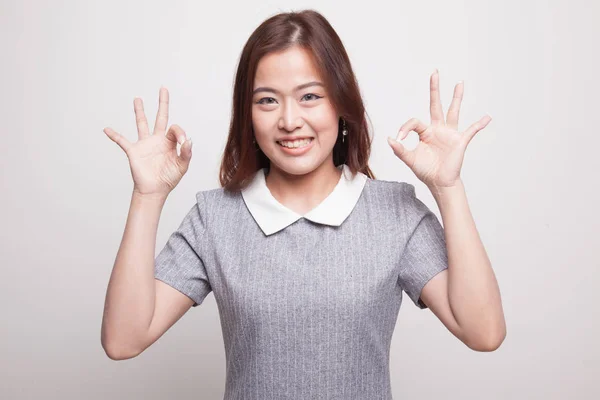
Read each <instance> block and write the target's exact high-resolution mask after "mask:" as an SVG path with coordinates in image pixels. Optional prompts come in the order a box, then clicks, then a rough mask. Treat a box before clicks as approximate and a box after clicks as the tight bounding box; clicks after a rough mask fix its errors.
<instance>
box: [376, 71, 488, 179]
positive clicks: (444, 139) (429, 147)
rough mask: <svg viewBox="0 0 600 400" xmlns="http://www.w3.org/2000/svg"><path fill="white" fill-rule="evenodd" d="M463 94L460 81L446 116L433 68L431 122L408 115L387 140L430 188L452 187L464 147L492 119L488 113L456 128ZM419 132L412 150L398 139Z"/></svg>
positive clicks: (458, 174) (457, 174)
mask: <svg viewBox="0 0 600 400" xmlns="http://www.w3.org/2000/svg"><path fill="white" fill-rule="evenodd" d="M462 97H463V83H462V81H461V82H458V83H457V84H456V86H455V87H454V97H453V98H452V103H451V104H450V109H449V110H448V115H447V117H446V120H444V111H443V110H442V102H441V99H440V91H439V73H438V70H437V69H436V70H435V72H434V73H433V74H432V75H431V79H430V109H431V125H429V126H426V125H425V124H424V123H422V122H421V121H419V120H418V119H416V118H412V119H410V120H409V121H408V122H406V123H405V124H404V125H402V127H401V128H400V131H399V132H398V136H397V138H396V140H394V139H392V138H391V137H390V138H388V143H389V144H390V146H391V147H392V149H393V150H394V154H396V156H398V158H400V159H401V160H402V161H403V162H404V163H405V164H406V165H408V167H409V168H410V169H411V170H412V171H413V172H414V173H415V175H416V176H417V178H419V179H420V180H421V181H422V182H423V183H425V184H426V185H427V187H429V188H430V189H433V188H441V187H451V186H454V185H455V184H457V183H459V182H460V170H461V167H462V162H463V158H464V155H465V149H466V148H467V145H468V144H469V142H470V141H471V139H473V137H474V136H475V134H476V133H477V132H479V131H480V130H482V129H483V128H485V127H486V126H487V124H488V123H489V122H490V121H491V120H492V118H491V117H490V116H489V115H486V116H484V117H483V118H481V119H480V120H479V121H478V122H475V123H474V124H472V125H471V126H470V127H469V128H468V129H467V130H466V131H464V132H462V133H461V132H458V114H459V110H460V103H461V101H462ZM413 130H414V131H415V132H417V133H418V134H419V144H418V145H417V147H416V148H415V149H413V150H410V151H409V150H406V148H405V147H404V146H403V145H402V144H401V143H400V142H399V140H403V139H405V138H406V136H407V135H408V134H409V133H410V132H411V131H413Z"/></svg>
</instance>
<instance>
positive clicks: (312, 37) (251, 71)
mask: <svg viewBox="0 0 600 400" xmlns="http://www.w3.org/2000/svg"><path fill="white" fill-rule="evenodd" d="M293 46H300V47H302V48H304V49H306V50H308V51H309V52H310V53H311V54H312V56H313V59H314V60H316V61H317V62H316V64H317V65H316V67H317V69H318V71H319V73H320V75H321V77H322V78H323V80H324V84H325V89H326V90H327V92H328V94H329V97H330V99H331V104H332V106H333V107H334V109H335V110H336V112H337V113H338V115H340V116H341V118H340V120H339V121H338V138H337V141H336V143H335V145H334V147H333V162H334V165H335V166H339V165H341V164H346V165H347V166H348V167H349V169H350V170H351V172H352V174H353V175H354V174H356V173H357V171H360V172H362V173H364V174H365V175H367V176H368V177H369V178H371V179H375V176H374V174H373V172H372V171H371V169H370V168H369V165H368V161H369V155H370V152H371V140H372V139H371V137H370V135H369V127H368V125H367V114H366V112H365V107H364V104H363V100H362V97H361V94H360V90H359V87H358V82H357V80H356V77H355V76H354V72H353V71H352V66H351V65H350V59H349V58H348V54H347V53H346V50H345V48H344V45H343V44H342V41H341V40H340V38H339V36H338V35H337V33H336V32H335V30H334V29H333V27H332V26H331V25H330V24H329V22H328V21H327V20H326V19H325V17H323V16H322V15H321V14H319V13H318V12H316V11H314V10H303V11H300V12H287V13H280V14H277V15H274V16H272V17H270V18H268V19H267V20H265V21H264V22H263V23H262V24H260V26H258V28H256V30H255V31H254V32H253V33H252V35H250V38H248V41H247V42H246V44H245V45H244V48H243V50H242V54H241V56H240V60H239V63H238V66H237V72H236V75H235V81H234V89H233V102H232V113H231V122H230V125H229V136H228V137H227V143H226V145H225V150H224V152H223V157H222V159H221V168H220V174H219V175H220V176H219V180H220V183H221V186H222V187H223V188H224V189H225V190H227V191H236V190H241V189H243V188H245V187H246V186H247V185H248V184H249V183H250V180H251V178H252V177H253V176H254V174H255V173H256V171H258V170H259V169H261V168H264V167H269V166H270V160H269V159H268V158H267V156H266V155H265V154H264V153H263V152H262V151H261V150H260V149H259V148H257V144H254V142H253V138H254V135H253V128H252V91H253V86H254V77H255V74H256V69H257V65H258V62H259V60H260V59H261V58H262V57H263V56H265V55H266V54H269V53H271V52H279V51H284V50H286V49H289V48H291V47H293ZM342 118H343V119H344V120H345V121H346V128H347V130H348V134H347V135H346V136H345V138H344V143H342V135H341V133H340V132H341V128H342V120H341V119H342Z"/></svg>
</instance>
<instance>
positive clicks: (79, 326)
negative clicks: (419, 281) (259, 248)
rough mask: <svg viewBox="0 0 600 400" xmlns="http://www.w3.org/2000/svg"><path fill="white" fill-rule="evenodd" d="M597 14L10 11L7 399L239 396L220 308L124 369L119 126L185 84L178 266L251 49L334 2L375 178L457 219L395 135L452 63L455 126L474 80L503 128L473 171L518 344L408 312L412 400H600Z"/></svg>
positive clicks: (538, 4) (472, 155) (468, 179)
mask: <svg viewBox="0 0 600 400" xmlns="http://www.w3.org/2000/svg"><path fill="white" fill-rule="evenodd" d="M598 4H599V3H598V2H592V1H566V0H565V1H528V2H524V1H496V2H480V1H462V2H457V1H410V2H408V1H407V2H401V1H398V2H378V1H368V2H365V3H344V2H339V1H336V2H333V1H322V0H321V1H287V2H273V1H270V2H269V1H250V2H246V1H235V2H233V1H220V2H214V3H204V2H194V1H187V2H184V1H169V2H166V1H122V0H120V1H109V0H105V1H101V2H100V1H98V2H91V1H52V2H51V1H15V0H13V1H7V0H2V1H1V2H0V45H1V52H0V69H1V74H0V80H1V81H0V83H1V86H0V91H1V95H0V113H1V115H0V117H1V121H2V127H1V132H2V136H1V138H2V140H1V146H0V148H1V153H0V168H1V174H2V175H1V176H2V181H1V183H2V187H1V189H2V190H1V195H0V213H1V214H0V217H1V218H0V221H2V222H1V223H0V227H1V228H0V233H1V235H2V237H1V240H0V243H1V246H2V247H1V265H0V267H1V273H2V278H1V279H0V311H1V315H2V317H3V318H2V320H3V322H2V324H1V328H0V335H1V337H0V368H1V370H0V376H2V378H1V385H0V397H1V398H3V399H30V398H51V399H107V398H110V399H142V398H143V399H166V398H177V399H221V398H222V396H223V392H224V387H225V386H224V385H225V353H224V348H223V339H222V334H221V327H220V322H219V315H218V310H217V306H216V303H215V300H214V296H213V294H212V293H211V294H210V295H209V296H208V297H207V299H206V301H205V302H204V303H203V304H202V306H200V307H197V308H194V309H192V310H191V311H190V312H188V313H187V314H186V315H185V316H184V317H183V318H182V319H181V320H180V321H179V322H177V324H175V325H174V326H173V327H172V328H171V329H170V330H169V331H168V332H167V333H166V334H165V335H164V336H163V337H162V338H161V339H160V340H159V341H158V342H156V343H155V344H154V345H152V346H151V347H150V348H148V349H147V350H146V351H145V352H144V353H142V354H141V355H140V356H138V357H136V358H134V359H130V360H126V361H119V362H116V361H112V360H110V359H109V358H108V357H107V356H106V355H105V354H104V351H103V349H102V347H101V344H100V325H101V318H102V310H103V304H104V296H105V291H106V285H107V284H108V279H109V276H110V272H111V269H112V265H113V262H114V259H115V256H116V252H117V250H118V247H119V244H120V241H121V237H122V234H123V228H124V226H125V220H126V217H127V212H128V209H129V201H130V196H131V189H132V179H131V174H130V170H129V164H128V161H127V158H126V156H125V153H124V152H123V151H122V150H121V149H120V148H119V147H118V146H117V145H116V144H115V143H113V142H112V141H111V140H110V139H109V138H108V137H107V136H106V135H105V134H104V133H103V131H102V130H103V129H104V128H105V127H107V126H110V127H112V128H113V129H115V130H117V131H118V132H121V133H122V134H124V135H126V136H127V138H128V139H129V140H131V141H134V140H136V139H137V133H136V128H135V118H134V113H133V98H134V97H135V96H140V97H142V98H143V100H144V105H145V108H146V113H147V116H148V120H149V122H150V123H151V125H150V127H151V128H152V127H153V125H152V124H153V122H154V118H155V115H156V111H157V108H158V91H159V88H160V86H161V85H165V86H166V87H167V88H168V89H169V91H170V96H171V107H170V120H169V125H170V124H173V123H177V124H179V125H180V126H182V127H183V128H184V129H185V130H186V132H187V134H188V135H190V136H191V137H192V138H193V141H194V153H193V158H192V163H191V166H190V169H189V171H188V173H187V174H186V176H185V177H184V178H183V180H182V181H181V183H180V184H179V186H178V187H177V188H176V189H175V190H174V191H173V192H172V193H171V195H170V197H169V199H168V200H167V203H166V205H165V207H164V209H163V213H162V217H161V222H160V226H159V231H158V237H157V251H158V250H159V249H160V248H162V246H163V245H164V243H165V242H166V239H167V237H168V236H169V235H170V233H171V232H172V231H173V230H175V229H176V228H177V226H178V225H179V223H180V222H181V220H182V218H183V217H184V215H185V213H186V212H187V211H188V210H189V208H190V206H191V205H192V204H193V203H194V202H195V193H196V192H197V191H199V190H204V189H210V188H216V187H218V180H217V176H218V168H219V162H220V158H221V154H222V151H223V148H224V145H225V139H226V136H227V129H228V126H229V118H230V112H231V97H232V87H233V86H232V85H233V77H234V72H235V68H236V65H237V60H238V57H239V55H240V52H241V49H242V47H243V45H244V43H245V41H246V40H247V38H248V37H249V35H250V34H251V33H252V31H253V30H254V29H255V28H256V27H257V26H258V25H259V24H260V23H261V22H262V21H263V20H264V19H266V18H268V17H269V16H271V15H273V14H276V13H278V12H282V11H291V10H301V9H304V8H314V9H316V10H317V11H319V12H320V13H322V14H323V15H324V16H325V17H326V18H327V19H328V20H329V22H330V23H331V24H332V26H333V27H334V28H335V29H336V31H337V32H338V34H339V36H340V37H341V38H342V41H343V42H344V44H345V46H346V49H347V51H348V54H349V56H350V59H351V61H352V65H353V68H354V71H355V73H356V76H357V78H358V81H359V84H360V88H361V91H362V94H363V95H364V100H365V103H366V107H367V111H368V113H369V117H370V119H371V122H372V124H373V128H374V131H373V148H372V158H371V162H370V165H371V167H372V169H373V170H374V172H375V175H376V177H377V178H379V179H386V180H398V181H407V182H410V183H413V184H415V186H416V188H417V195H418V196H419V197H420V198H421V199H422V200H423V201H424V202H425V203H426V204H427V205H428V206H429V207H430V208H432V209H433V210H435V212H436V214H437V215H438V217H439V212H438V209H437V207H436V204H435V201H434V200H433V197H432V196H431V193H430V192H429V191H428V190H427V188H426V186H425V185H424V184H422V183H421V182H420V181H418V180H417V179H416V177H415V176H414V174H413V173H412V172H411V171H410V169H409V168H408V167H406V166H405V165H404V164H403V163H402V162H401V161H400V160H399V159H398V158H396V157H395V156H394V154H393V152H392V150H391V148H390V147H389V145H388V143H387V142H386V137H387V136H395V135H396V132H397V130H398V128H399V127H400V126H401V125H402V124H403V123H404V122H406V121H407V120H408V119H409V118H411V117H417V118H420V119H421V120H423V121H424V122H426V123H429V76H430V74H431V72H432V71H433V70H434V69H435V68H438V69H439V70H440V85H441V94H442V102H443V105H444V112H446V111H447V107H448V105H449V103H450V99H451V97H452V90H453V88H454V85H455V83H456V82H457V81H459V80H464V81H465V94H464V101H463V104H462V108H461V116H460V117H461V118H460V126H459V128H460V129H466V128H467V127H468V126H469V125H470V124H471V123H473V122H475V121H477V120H478V119H479V118H481V117H482V116H484V115H485V114H486V113H489V114H490V115H491V116H492V118H493V119H492V121H491V123H490V124H489V125H488V126H487V127H486V128H485V129H484V130H483V131H480V132H479V133H478V134H477V135H476V136H475V138H474V139H473V141H472V142H471V143H470V145H469V147H468V148H467V153H466V156H465V161H464V164H463V170H462V177H463V180H464V182H465V186H466V189H467V195H468V199H469V204H470V206H471V211H472V213H473V216H474V218H475V221H476V224H477V228H478V230H479V233H480V235H481V238H482V240H483V242H484V245H485V247H486V249H487V251H488V254H489V256H490V259H491V261H492V265H493V268H494V271H495V273H496V276H497V278H498V281H499V284H500V289H501V293H502V299H503V305H504V310H505V316H506V321H507V331H508V334H507V337H506V340H505V341H504V343H503V344H502V346H501V347H500V348H499V349H498V350H497V351H495V352H492V353H478V352H474V351H472V350H470V349H468V348H467V347H466V346H465V345H464V344H463V343H462V342H460V341H459V340H458V339H456V338H455V337H454V336H452V334H451V333H450V332H449V331H448V330H447V329H446V328H445V327H444V326H443V325H442V324H441V322H440V321H439V320H438V319H437V318H435V316H434V315H433V313H431V312H430V311H429V310H424V311H422V310H418V309H417V308H416V307H415V306H414V305H413V304H412V303H411V302H409V301H408V297H405V301H404V303H403V306H402V309H401V311H400V315H399V318H398V323H397V326H396V329H395V331H394V337H393V341H392V348H391V359H390V360H391V365H390V369H391V376H392V387H393V394H394V397H395V398H396V399H398V400H399V399H416V398H419V399H438V398H444V399H461V400H465V399H478V400H479V399H490V400H492V399H528V400H530V399H545V400H551V399H565V398H575V399H597V398H600V389H599V387H598V385H597V384H595V381H597V378H598V376H600V360H599V359H600V345H599V344H598V338H599V337H600V324H599V316H600V305H599V304H600V301H599V300H600V299H599V297H598V292H597V287H598V283H599V277H600V273H599V272H598V271H599V269H600V261H599V259H598V256H599V255H598V249H599V247H600V235H599V234H598V228H600V223H599V222H600V220H599V214H598V212H597V207H598V205H600V190H599V178H598V173H599V172H600V161H599V157H598V154H599V147H600V139H599V138H598V137H599V134H600V112H599V110H598V106H599V102H598V90H599V89H600V87H599V86H600V85H599V84H598V71H599V69H600V68H599V67H600V65H599V62H598V39H599V38H600V27H599V25H598V23H597V17H598V16H599V15H600V6H599V5H598ZM411 135H412V136H411V137H412V140H413V142H412V143H413V145H412V146H414V144H415V143H416V141H415V140H416V133H414V132H413V133H412V134H411ZM412 146H410V145H409V147H412Z"/></svg>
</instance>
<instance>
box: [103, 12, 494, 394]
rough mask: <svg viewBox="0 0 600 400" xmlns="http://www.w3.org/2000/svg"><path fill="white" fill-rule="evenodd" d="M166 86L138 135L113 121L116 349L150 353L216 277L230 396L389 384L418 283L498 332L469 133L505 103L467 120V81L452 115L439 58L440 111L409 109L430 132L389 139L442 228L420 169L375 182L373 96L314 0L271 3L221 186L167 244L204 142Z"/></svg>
mask: <svg viewBox="0 0 600 400" xmlns="http://www.w3.org/2000/svg"><path fill="white" fill-rule="evenodd" d="M159 98H160V105H159V110H158V116H157V118H156V124H155V127H154V134H153V135H149V133H148V124H147V121H146V118H145V116H144V112H143V107H142V102H141V99H135V100H134V105H135V114H136V120H137V124H138V133H139V140H138V142H136V143H135V144H132V143H130V142H129V141H127V139H125V138H124V137H122V136H121V135H119V134H118V133H116V132H114V131H113V130H112V129H110V128H107V129H105V132H106V134H107V135H108V136H109V137H110V138H111V139H112V140H113V141H115V142H116V143H117V144H118V145H119V146H120V147H121V148H122V149H123V150H124V151H125V152H126V154H127V155H128V157H129V160H130V166H131V172H132V175H133V179H134V190H133V196H132V202H131V208H130V213H129V216H128V219H127V225H126V228H125V233H124V236H123V242H122V244H121V247H120V249H119V252H118V255H117V259H116V262H115V265H114V267H113V274H112V276H111V279H110V283H109V287H108V290H107V297H106V303H105V304H106V305H105V314H104V318H103V324H102V344H103V347H104V349H105V351H106V353H107V354H108V356H109V357H110V358H112V359H125V358H131V357H135V356H136V355H138V354H140V353H141V352H142V351H144V350H145V349H146V348H147V347H148V346H150V345H151V344H152V343H154V342H155V341H156V340H157V339H158V338H159V337H160V336H161V335H162V334H163V333H164V332H165V331H166V330H168V329H169V328H170V327H171V326H172V325H173V324H174V323H175V322H176V321H177V320H178V319H179V318H180V317H181V316H182V315H183V314H184V313H185V312H186V311H187V310H188V309H189V308H190V307H192V306H194V307H195V306H198V305H199V304H201V303H202V301H203V300H204V298H205V297H206V296H207V295H208V293H209V292H210V291H213V292H214V295H215V299H216V302H217V305H218V308H219V312H220V317H221V324H222V329H223V338H224V341H225V352H226V359H227V371H226V372H227V378H226V389H225V398H226V399H238V398H243V399H265V398H277V399H288V398H289V399H313V398H340V399H350V398H357V399H375V398H377V399H383V398H386V399H390V398H391V387H390V376H389V363H388V360H389V348H390V341H391V337H392V332H393V329H394V326H395V322H396V319H397V315H398V311H399V308H400V304H401V301H402V291H404V292H406V293H407V295H408V296H409V297H410V299H411V300H412V301H413V302H414V304H415V305H417V306H418V307H419V308H421V309H424V308H430V309H431V310H432V312H433V313H434V314H435V315H436V316H437V317H438V318H439V319H440V320H441V322H442V323H443V324H444V325H445V326H446V327H447V328H448V330H450V332H451V333H452V334H454V335H455V336H456V337H457V338H458V339H460V340H461V341H463V342H464V343H465V344H466V345H467V346H469V347H470V348H472V349H474V350H479V351H491V350H494V349H496V348H497V347H498V346H499V345H500V343H501V342H502V340H503V338H504V335H505V324H504V317H503V313H502V307H501V302H500V295H499V290H498V287H497V284H496V280H495V277H494V274H493V271H492V269H491V265H490V263H489V260H488V258H487V255H486V253H485V250H484V248H483V246H482V244H481V241H480V239H479V237H478V234H477V231H476V228H475V225H474V222H473V220H472V217H471V214H470V211H469V209H468V205H467V200H466V197H465V192H464V187H463V185H462V182H461V179H460V168H461V164H462V159H463V155H464V150H465V148H466V145H467V144H468V142H469V141H470V140H471V138H472V137H473V136H474V134H475V133H476V132H478V131H479V130H481V129H483V128H484V127H485V126H486V125H487V123H488V122H489V121H490V118H489V117H484V118H483V119H482V120H481V121H479V122H478V123H476V124H473V125H472V126H471V127H470V128H469V129H468V130H467V131H465V132H464V133H458V131H457V127H458V112H459V107H460V102H461V98H462V85H461V84H459V85H457V86H456V89H455V94H454V99H453V101H452V104H451V106H450V110H449V113H448V116H447V118H446V119H444V116H443V112H442V109H441V102H440V98H439V91H438V74H437V71H436V73H434V74H433V75H432V77H431V118H432V123H431V125H429V126H426V125H425V124H423V123H422V122H420V121H418V120H416V119H411V120H410V121H408V122H407V123H406V124H404V125H403V126H402V127H401V128H400V132H399V133H398V139H404V138H405V137H406V135H407V134H408V133H409V132H410V131H412V130H414V131H416V132H417V133H418V134H419V136H420V142H419V145H418V146H417V148H416V149H414V150H412V151H407V150H406V149H404V147H403V146H402V144H400V143H399V142H397V141H395V140H391V139H390V141H389V143H390V146H391V147H392V149H393V151H394V153H395V154H396V155H397V156H398V157H399V158H400V159H401V160H402V161H403V162H405V163H406V164H407V165H408V166H409V167H410V168H411V169H412V170H413V171H414V173H415V174H416V175H417V177H418V178H419V179H420V180H422V181H423V182H424V183H425V184H426V185H427V187H429V188H430V189H431V191H432V194H433V196H434V197H435V199H436V201H437V203H438V205H439V206H440V210H441V215H442V218H443V220H444V223H445V228H442V226H441V225H440V223H439V221H438V220H437V218H436V216H435V214H433V213H432V212H431V211H430V210H429V209H428V208H427V207H426V206H425V205H424V204H423V203H422V202H421V201H420V200H418V199H417V198H416V196H415V190H414V186H413V185H410V184H407V183H403V182H391V181H382V180H376V179H375V177H374V175H373V174H372V172H371V170H370V169H369V167H368V159H369V152H370V138H369V133H368V127H367V122H366V118H365V115H366V114H365V109H364V105H363V102H362V99H361V96H360V92H359V88H358V85H357V82H356V79H355V77H354V73H353V71H352V68H351V65H350V62H349V59H348V56H347V54H346V51H345V50H344V47H343V45H342V43H341V41H340V39H339V37H338V36H337V34H336V33H335V31H334V30H333V28H332V27H331V26H330V24H329V23H328V22H327V21H326V19H325V18H324V17H323V16H322V15H320V14H318V13H317V12H314V11H303V12H291V13H283V14H279V15H276V16H273V17H271V18H269V19H267V20H266V21H264V22H263V23H262V24H261V25H260V26H259V27H258V28H257V29H256V30H255V31H254V33H253V34H252V35H251V36H250V38H249V40H248V42H247V43H246V45H245V47H244V49H243V52H242V55H241V58H240V62H239V66H238V70H237V75H236V80H235V88H234V93H233V113H232V121H231V126H230V130H229V137H228V139H227V145H226V148H225V152H224V155H223V160H222V165H221V174H220V180H221V186H222V187H221V188H218V189H211V190H205V191H200V192H198V193H197V194H196V204H194V206H193V207H192V208H191V209H190V211H189V212H188V214H187V215H186V216H185V218H184V220H183V221H182V223H181V225H180V226H179V228H178V229H177V231H176V232H174V233H173V234H172V235H171V236H170V238H169V239H168V242H167V244H166V245H165V247H164V248H163V249H162V251H161V252H160V253H159V255H158V256H157V257H156V259H154V254H155V253H154V250H155V247H154V246H155V240H156V230H157V225H158V220H159V216H160V212H161V210H162V206H163V204H164V202H165V200H166V198H167V196H168V194H169V193H170V191H171V190H173V188H174V187H175V186H176V185H177V184H178V182H179V181H180V180H181V178H182V176H183V175H184V174H185V173H186V171H187V169H188V167H189V163H190V159H191V156H192V143H191V140H190V139H189V138H188V137H187V136H186V134H185V132H184V131H183V130H182V129H181V128H180V127H178V126H177V125H172V126H171V128H170V129H169V130H168V131H167V117H168V101H169V97H168V92H167V90H166V89H164V88H161V90H160V94H159ZM165 131H167V132H166V134H165ZM177 143H179V144H180V145H181V150H180V153H181V154H180V155H178V154H177V149H176V147H177Z"/></svg>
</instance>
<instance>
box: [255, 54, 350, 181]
mask: <svg viewBox="0 0 600 400" xmlns="http://www.w3.org/2000/svg"><path fill="white" fill-rule="evenodd" d="M338 120H339V116H338V114H337V112H336V111H335V110H334V107H333V106H332V104H331V103H330V102H329V95H328V93H327V92H326V90H325V87H324V82H323V80H322V79H321V76H320V75H319V73H318V70H317V68H316V66H315V64H314V62H313V59H312V56H311V53H310V52H309V51H307V50H305V49H303V48H300V47H292V48H290V49H287V50H285V51H283V52H279V53H270V54H267V55H265V56H264V57H263V58H262V59H261V60H260V61H259V63H258V66H257V71H256V76H255V79H254V93H253V97H252V125H253V128H254V135H255V137H256V142H257V143H258V145H259V146H260V148H261V150H262V151H263V153H265V155H266V156H267V157H268V158H269V160H270V161H271V169H273V168H274V167H275V168H278V169H281V170H283V171H285V172H287V173H289V174H293V175H302V174H307V173H309V172H311V171H313V170H315V169H316V168H317V167H319V166H321V165H324V162H325V161H327V160H328V158H329V159H330V160H331V165H332V166H333V146H334V144H335V142H336V140H337V136H338ZM296 138H299V139H308V140H309V142H308V143H307V142H306V141H301V142H296V143H294V142H289V140H292V139H296ZM282 141H288V142H287V143H283V145H286V144H287V146H288V147H295V148H288V147H283V145H282V144H280V143H281V142H282Z"/></svg>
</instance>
